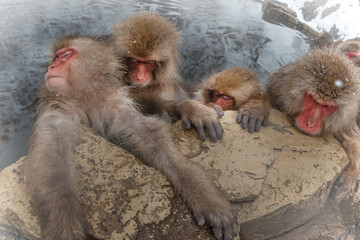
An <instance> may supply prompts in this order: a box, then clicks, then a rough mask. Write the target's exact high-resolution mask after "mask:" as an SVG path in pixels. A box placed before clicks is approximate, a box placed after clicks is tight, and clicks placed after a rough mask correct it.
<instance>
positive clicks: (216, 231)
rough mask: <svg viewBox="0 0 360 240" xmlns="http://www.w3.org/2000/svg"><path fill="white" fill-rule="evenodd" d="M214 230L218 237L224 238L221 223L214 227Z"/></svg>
mask: <svg viewBox="0 0 360 240" xmlns="http://www.w3.org/2000/svg"><path fill="white" fill-rule="evenodd" d="M212 231H213V233H214V235H215V237H216V239H222V236H223V233H222V226H221V225H217V226H215V227H213V229H212Z"/></svg>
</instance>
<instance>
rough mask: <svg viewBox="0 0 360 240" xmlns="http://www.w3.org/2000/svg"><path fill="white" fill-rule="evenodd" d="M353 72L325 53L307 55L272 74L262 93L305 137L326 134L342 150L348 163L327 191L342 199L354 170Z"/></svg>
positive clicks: (359, 165)
mask: <svg viewBox="0 0 360 240" xmlns="http://www.w3.org/2000/svg"><path fill="white" fill-rule="evenodd" d="M359 85H360V76H359V72H358V69H357V68H356V67H355V66H354V64H352V63H351V61H349V60H348V59H346V57H344V56H342V55H340V54H339V53H336V52H334V51H332V50H331V49H323V50H322V49H316V50H313V51H310V52H309V53H308V54H306V55H305V56H304V57H303V58H302V59H300V60H298V61H297V62H295V63H292V64H289V65H287V66H285V67H283V68H282V69H280V70H278V71H276V72H275V73H273V74H272V75H271V76H270V78H269V80H268V83H267V91H268V94H269V97H270V102H271V104H272V106H273V107H275V108H277V109H279V110H281V111H283V112H284V113H285V114H287V115H288V116H289V117H290V118H291V119H292V120H293V121H294V125H295V126H296V127H297V128H298V129H299V130H300V131H302V132H304V133H305V134H308V135H313V136H318V135H323V134H331V135H333V136H335V137H336V138H337V139H338V140H339V142H340V143H341V144H342V146H343V147H344V149H345V151H346V152H347V155H348V157H349V164H348V166H347V167H346V169H345V170H344V172H343V173H342V175H341V176H340V177H339V178H338V179H337V181H336V182H335V185H334V187H333V194H334V196H335V197H336V198H338V199H339V198H340V199H341V198H343V197H344V196H346V195H347V194H348V193H349V192H350V190H351V188H352V187H353V186H354V183H355V181H356V178H357V176H358V173H359V170H360V129H359V109H360V108H359V107H360V106H359V100H360V97H359V93H360V92H359V90H360V87H359Z"/></svg>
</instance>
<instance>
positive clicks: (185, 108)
mask: <svg viewBox="0 0 360 240" xmlns="http://www.w3.org/2000/svg"><path fill="white" fill-rule="evenodd" d="M178 111H179V113H180V115H181V119H182V120H183V121H184V123H185V128H186V129H190V128H191V125H194V126H195V127H196V129H197V132H198V135H199V137H200V139H202V140H204V139H205V133H204V127H205V128H206V129H207V130H208V132H209V135H210V138H211V140H212V141H214V142H216V141H217V140H218V139H222V137H223V132H224V129H223V127H222V125H221V123H220V121H219V119H218V114H217V113H216V111H215V110H214V109H212V108H210V107H208V106H205V105H204V104H202V103H200V102H198V101H196V100H192V99H188V100H185V101H183V102H181V103H179V105H178Z"/></svg>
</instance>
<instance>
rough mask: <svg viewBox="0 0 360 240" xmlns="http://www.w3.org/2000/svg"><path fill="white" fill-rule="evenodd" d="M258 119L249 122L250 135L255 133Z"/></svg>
mask: <svg viewBox="0 0 360 240" xmlns="http://www.w3.org/2000/svg"><path fill="white" fill-rule="evenodd" d="M255 124H256V118H250V120H249V128H248V131H249V133H253V132H254V131H255Z"/></svg>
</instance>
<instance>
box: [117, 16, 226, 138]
mask: <svg viewBox="0 0 360 240" xmlns="http://www.w3.org/2000/svg"><path fill="white" fill-rule="evenodd" d="M112 42H113V45H114V46H115V49H116V54H117V55H118V57H119V58H120V59H121V60H122V61H123V62H125V61H126V59H127V58H128V57H132V58H136V57H140V58H144V59H151V60H156V61H158V62H160V66H159V67H158V68H157V69H156V70H154V72H153V78H152V79H151V80H150V83H149V84H147V85H145V86H138V85H134V83H133V80H132V78H131V76H130V69H128V71H127V72H128V74H127V77H126V78H125V80H124V81H125V83H126V84H127V85H129V86H131V90H130V94H131V96H132V98H133V99H135V101H136V102H137V103H139V104H140V107H141V111H142V112H143V113H145V114H157V115H163V113H164V112H165V113H166V114H167V115H169V116H170V117H171V119H172V120H174V121H177V120H178V119H179V117H181V119H182V120H183V121H184V122H185V124H186V126H187V128H190V127H189V124H190V126H191V125H194V126H195V127H196V128H197V130H198V132H199V136H200V138H201V139H204V138H205V135H204V134H203V132H204V130H203V129H204V127H206V128H207V130H208V131H209V133H210V137H211V139H212V140H213V141H216V140H217V139H221V138H222V131H223V130H222V126H221V124H220V122H219V120H218V117H217V114H216V112H215V111H214V110H213V109H211V108H208V107H207V106H205V105H201V104H200V105H199V104H195V103H194V102H193V101H190V100H189V99H188V96H187V94H186V93H185V91H184V90H183V86H182V85H183V81H182V79H181V77H180V75H179V72H178V65H179V56H180V54H179V51H178V47H179V43H180V32H178V31H177V29H176V28H175V26H174V25H173V24H172V23H171V22H170V21H168V20H167V19H166V18H164V17H162V16H159V15H155V14H150V13H142V14H137V15H135V16H132V17H130V18H128V19H125V20H124V21H122V22H121V23H118V24H116V25H115V26H114V31H113V38H112ZM189 109H192V110H195V111H189Z"/></svg>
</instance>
